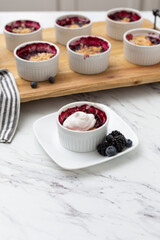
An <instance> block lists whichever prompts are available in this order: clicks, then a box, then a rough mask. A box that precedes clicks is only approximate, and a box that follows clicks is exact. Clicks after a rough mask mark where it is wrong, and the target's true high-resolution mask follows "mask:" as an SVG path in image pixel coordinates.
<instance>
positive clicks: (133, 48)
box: [123, 28, 160, 66]
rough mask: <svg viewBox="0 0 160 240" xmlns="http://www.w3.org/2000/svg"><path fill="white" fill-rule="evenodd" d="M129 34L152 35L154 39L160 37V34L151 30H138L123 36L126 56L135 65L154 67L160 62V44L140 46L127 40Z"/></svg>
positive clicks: (130, 31)
mask: <svg viewBox="0 0 160 240" xmlns="http://www.w3.org/2000/svg"><path fill="white" fill-rule="evenodd" d="M128 34H132V35H133V36H134V35H150V36H152V37H157V38H159V37H160V32H159V31H156V30H154V29H149V28H137V29H132V30H129V31H127V32H126V33H125V34H124V36H123V41H124V56H125V58H126V59H127V60H128V61H129V62H131V63H133V64H138V65H143V66H148V65H154V64H156V63H159V62H160V44H158V45H154V46H140V45H136V44H133V43H131V42H130V41H128V40H127V38H126V36H127V35H128Z"/></svg>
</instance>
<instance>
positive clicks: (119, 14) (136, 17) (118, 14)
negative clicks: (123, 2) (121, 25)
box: [108, 11, 141, 22]
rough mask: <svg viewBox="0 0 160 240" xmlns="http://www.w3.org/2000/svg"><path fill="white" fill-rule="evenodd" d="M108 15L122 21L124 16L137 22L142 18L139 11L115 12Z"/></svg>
mask: <svg viewBox="0 0 160 240" xmlns="http://www.w3.org/2000/svg"><path fill="white" fill-rule="evenodd" d="M108 17H109V18H110V19H112V20H114V21H121V20H123V19H124V18H128V19H129V20H130V21H129V22H135V21H138V20H139V19H140V18H141V17H140V16H139V15H138V14H137V13H134V12H128V11H119V12H115V13H113V14H110V15H109V16H108Z"/></svg>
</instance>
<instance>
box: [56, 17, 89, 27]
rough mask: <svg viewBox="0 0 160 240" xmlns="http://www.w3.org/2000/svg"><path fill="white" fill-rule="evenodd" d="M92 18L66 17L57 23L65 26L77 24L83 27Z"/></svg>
mask: <svg viewBox="0 0 160 240" xmlns="http://www.w3.org/2000/svg"><path fill="white" fill-rule="evenodd" d="M89 23H90V20H89V19H87V18H84V17H66V18H63V19H60V20H57V24H58V25H60V26H62V27H65V26H67V25H72V24H77V25H79V26H80V27H82V26H83V25H85V24H89Z"/></svg>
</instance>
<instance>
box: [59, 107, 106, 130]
mask: <svg viewBox="0 0 160 240" xmlns="http://www.w3.org/2000/svg"><path fill="white" fill-rule="evenodd" d="M77 111H81V112H85V113H92V114H93V115H94V116H95V119H96V123H95V126H94V128H99V127H101V126H102V125H103V124H104V123H105V122H106V120H107V116H106V114H105V112H103V111H102V110H100V109H99V108H95V107H94V106H89V105H88V104H83V105H81V106H76V107H73V108H68V109H67V110H65V111H63V112H61V114H60V115H59V122H60V124H62V125H63V122H64V121H65V120H66V119H67V118H68V117H69V116H70V115H72V114H73V113H75V112H77Z"/></svg>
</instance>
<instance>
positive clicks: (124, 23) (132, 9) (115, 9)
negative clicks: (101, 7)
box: [106, 7, 143, 25]
mask: <svg viewBox="0 0 160 240" xmlns="http://www.w3.org/2000/svg"><path fill="white" fill-rule="evenodd" d="M118 10H128V11H132V12H136V13H137V14H138V15H139V16H140V19H139V20H137V21H133V22H119V21H114V20H112V19H110V18H109V17H108V15H109V13H110V12H112V11H113V12H116V11H118ZM106 20H108V21H110V22H113V23H116V24H119V25H127V24H130V25H131V24H135V23H139V22H141V21H142V20H143V16H142V14H141V12H140V11H138V10H137V9H134V8H127V7H124V8H123V7H119V8H112V9H110V10H108V11H107V12H106Z"/></svg>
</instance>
